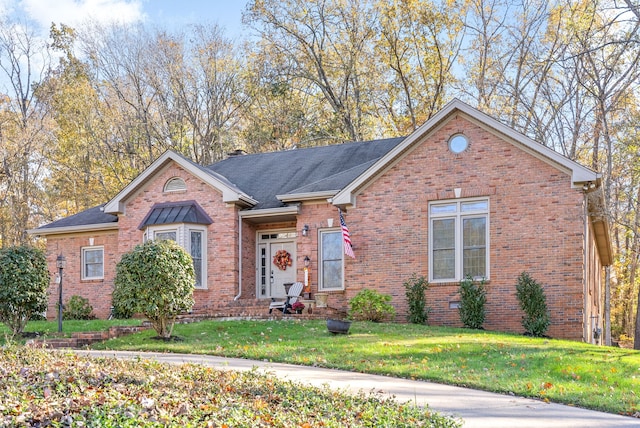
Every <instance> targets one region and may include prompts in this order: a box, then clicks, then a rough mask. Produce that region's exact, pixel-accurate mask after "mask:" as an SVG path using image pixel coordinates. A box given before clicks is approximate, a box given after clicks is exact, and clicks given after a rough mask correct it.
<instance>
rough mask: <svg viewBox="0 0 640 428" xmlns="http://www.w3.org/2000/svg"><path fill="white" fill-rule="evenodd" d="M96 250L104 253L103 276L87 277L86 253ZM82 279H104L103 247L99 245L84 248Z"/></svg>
mask: <svg viewBox="0 0 640 428" xmlns="http://www.w3.org/2000/svg"><path fill="white" fill-rule="evenodd" d="M95 250H101V251H102V275H100V276H86V271H87V269H86V258H85V253H86V252H87V251H95ZM81 279H83V280H93V279H104V246H102V245H98V246H91V247H82V276H81Z"/></svg>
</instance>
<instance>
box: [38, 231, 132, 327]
mask: <svg viewBox="0 0 640 428" xmlns="http://www.w3.org/2000/svg"><path fill="white" fill-rule="evenodd" d="M90 239H93V244H91V241H90ZM117 241H118V232H117V231H115V230H112V231H104V232H93V233H82V234H76V235H71V234H68V235H57V236H50V237H48V238H47V252H46V254H47V264H48V266H49V273H50V274H51V284H50V286H49V305H48V308H47V318H49V319H53V318H56V317H57V314H58V293H59V284H58V283H56V282H55V279H56V273H57V272H58V268H57V267H56V258H57V257H58V255H60V254H62V255H63V256H64V257H65V259H66V267H65V269H64V270H63V274H62V301H63V302H67V301H68V300H69V298H70V297H71V296H73V295H79V296H82V297H84V298H87V299H89V303H90V304H91V306H93V312H94V314H95V315H96V316H97V317H98V318H106V317H107V316H108V315H109V311H110V308H111V293H112V291H113V278H114V276H115V267H116V263H117V262H118V260H120V255H119V254H118V253H117V247H118V242H117ZM91 246H103V247H104V278H103V279H97V280H83V279H82V260H81V258H82V255H81V249H82V248H83V247H91Z"/></svg>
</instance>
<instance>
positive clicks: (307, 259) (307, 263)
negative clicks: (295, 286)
mask: <svg viewBox="0 0 640 428" xmlns="http://www.w3.org/2000/svg"><path fill="white" fill-rule="evenodd" d="M310 262H311V259H310V258H309V256H304V267H309V263H310Z"/></svg>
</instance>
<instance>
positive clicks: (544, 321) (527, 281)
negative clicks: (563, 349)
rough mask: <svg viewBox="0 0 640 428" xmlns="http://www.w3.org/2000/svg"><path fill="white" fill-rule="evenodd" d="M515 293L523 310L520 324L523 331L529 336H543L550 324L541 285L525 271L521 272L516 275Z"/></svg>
mask: <svg viewBox="0 0 640 428" xmlns="http://www.w3.org/2000/svg"><path fill="white" fill-rule="evenodd" d="M516 295H517V296H518V301H519V302H520V308H522V310H523V311H524V316H523V317H522V326H523V327H524V329H525V332H526V333H527V334H529V335H531V336H536V337H540V336H543V335H544V333H545V332H546V331H547V329H548V328H549V324H551V319H550V317H549V311H548V310H547V298H546V296H545V295H544V289H543V288H542V285H540V284H539V283H538V282H537V281H535V280H534V279H533V278H531V277H530V276H529V274H528V273H527V272H522V273H521V274H520V276H519V277H518V284H517V285H516Z"/></svg>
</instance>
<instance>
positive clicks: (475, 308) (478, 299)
mask: <svg viewBox="0 0 640 428" xmlns="http://www.w3.org/2000/svg"><path fill="white" fill-rule="evenodd" d="M484 284H485V280H484V278H483V279H482V280H481V281H480V282H479V283H476V282H474V281H473V278H471V277H470V276H467V277H466V278H465V279H463V280H462V281H460V309H459V311H460V321H462V324H464V326H465V327H467V328H476V329H478V328H482V324H484V319H485V316H486V309H485V304H486V303H487V290H486V289H485V286H484Z"/></svg>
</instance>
